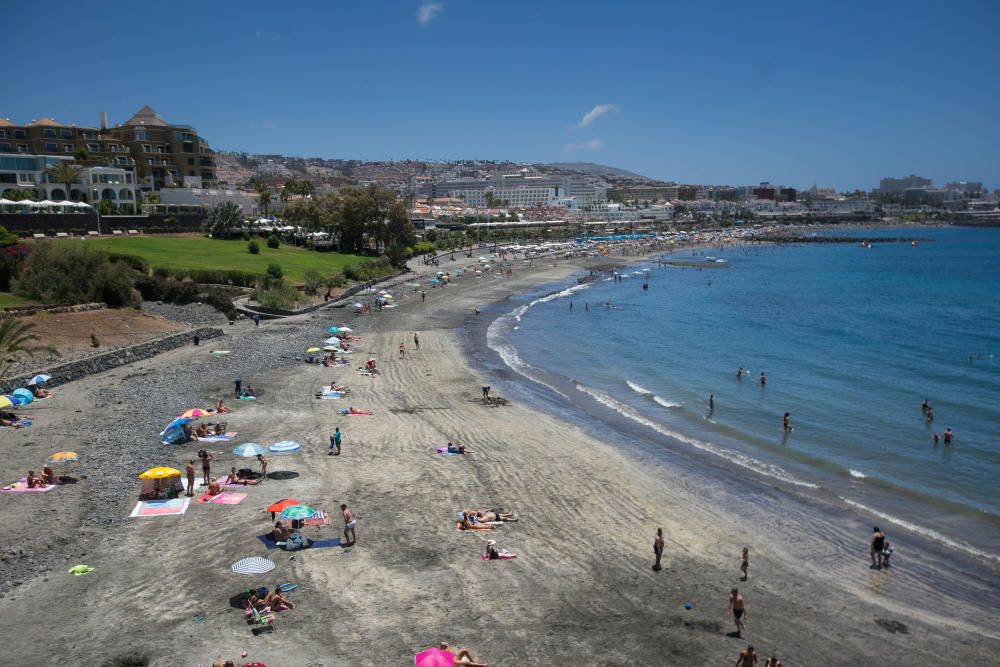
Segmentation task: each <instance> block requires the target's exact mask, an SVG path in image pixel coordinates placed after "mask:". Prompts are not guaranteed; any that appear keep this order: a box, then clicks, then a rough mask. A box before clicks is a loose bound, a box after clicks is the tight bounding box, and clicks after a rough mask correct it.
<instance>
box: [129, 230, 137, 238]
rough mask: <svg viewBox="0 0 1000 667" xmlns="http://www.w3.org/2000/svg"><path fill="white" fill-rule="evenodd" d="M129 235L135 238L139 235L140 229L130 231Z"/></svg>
mask: <svg viewBox="0 0 1000 667" xmlns="http://www.w3.org/2000/svg"><path fill="white" fill-rule="evenodd" d="M128 233H129V236H134V235H136V234H138V233H139V230H138V229H130V230H128Z"/></svg>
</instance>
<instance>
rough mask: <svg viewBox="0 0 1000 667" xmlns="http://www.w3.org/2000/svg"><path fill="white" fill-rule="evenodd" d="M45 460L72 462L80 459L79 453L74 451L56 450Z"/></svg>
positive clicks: (50, 461)
mask: <svg viewBox="0 0 1000 667" xmlns="http://www.w3.org/2000/svg"><path fill="white" fill-rule="evenodd" d="M45 460H46V461H48V462H49V463H73V462H74V461H79V460H80V455H79V454H77V453H76V452H56V453H55V454H53V455H52V456H50V457H49V458H47V459H45Z"/></svg>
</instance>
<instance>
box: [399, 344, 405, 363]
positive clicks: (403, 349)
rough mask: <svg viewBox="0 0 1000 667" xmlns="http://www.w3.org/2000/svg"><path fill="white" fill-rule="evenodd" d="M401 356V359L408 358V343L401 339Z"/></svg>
mask: <svg viewBox="0 0 1000 667" xmlns="http://www.w3.org/2000/svg"><path fill="white" fill-rule="evenodd" d="M399 358H400V359H405V358H406V344H405V343H403V341H399Z"/></svg>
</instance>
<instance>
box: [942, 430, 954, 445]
mask: <svg viewBox="0 0 1000 667" xmlns="http://www.w3.org/2000/svg"><path fill="white" fill-rule="evenodd" d="M954 437H955V434H954V433H952V432H951V429H950V428H946V429H945V430H944V444H946V445H950V444H951V439H952V438H954Z"/></svg>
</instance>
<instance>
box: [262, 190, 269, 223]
mask: <svg viewBox="0 0 1000 667" xmlns="http://www.w3.org/2000/svg"><path fill="white" fill-rule="evenodd" d="M270 203H271V191H270V190H268V189H266V188H265V189H264V190H260V208H261V210H262V211H263V212H264V217H267V207H268V205H269V204H270Z"/></svg>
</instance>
